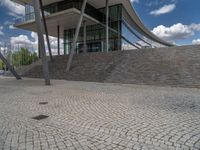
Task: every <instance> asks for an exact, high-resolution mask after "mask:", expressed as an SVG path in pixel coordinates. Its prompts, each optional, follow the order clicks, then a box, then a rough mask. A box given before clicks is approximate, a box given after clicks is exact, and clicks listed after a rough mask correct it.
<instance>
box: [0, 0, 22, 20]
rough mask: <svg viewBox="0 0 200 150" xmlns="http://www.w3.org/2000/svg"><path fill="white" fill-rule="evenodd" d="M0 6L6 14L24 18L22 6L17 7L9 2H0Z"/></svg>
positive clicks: (7, 0)
mask: <svg viewBox="0 0 200 150" xmlns="http://www.w3.org/2000/svg"><path fill="white" fill-rule="evenodd" d="M0 6H4V7H6V8H7V9H8V10H9V12H8V14H9V15H11V16H15V17H16V16H17V17H19V16H24V15H25V8H24V6H22V5H18V4H16V3H14V2H12V1H11V0H1V1H0Z"/></svg>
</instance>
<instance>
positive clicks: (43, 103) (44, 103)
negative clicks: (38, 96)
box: [39, 102, 48, 105]
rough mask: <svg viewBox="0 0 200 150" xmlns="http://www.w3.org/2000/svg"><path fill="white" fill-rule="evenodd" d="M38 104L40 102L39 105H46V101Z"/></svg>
mask: <svg viewBox="0 0 200 150" xmlns="http://www.w3.org/2000/svg"><path fill="white" fill-rule="evenodd" d="M39 104H40V105H47V104H48V102H40V103H39Z"/></svg>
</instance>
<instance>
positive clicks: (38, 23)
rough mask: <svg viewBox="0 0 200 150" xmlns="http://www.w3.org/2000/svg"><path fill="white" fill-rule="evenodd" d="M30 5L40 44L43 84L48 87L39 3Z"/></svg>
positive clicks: (34, 1)
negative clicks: (32, 8)
mask: <svg viewBox="0 0 200 150" xmlns="http://www.w3.org/2000/svg"><path fill="white" fill-rule="evenodd" d="M32 4H33V7H34V13H35V21H36V28H37V33H38V37H39V41H38V42H39V44H40V50H41V57H42V65H43V74H44V79H45V84H46V85H50V77H49V68H48V60H47V57H46V50H45V42H44V36H43V35H44V24H43V22H42V17H41V10H40V3H39V1H38V0H32Z"/></svg>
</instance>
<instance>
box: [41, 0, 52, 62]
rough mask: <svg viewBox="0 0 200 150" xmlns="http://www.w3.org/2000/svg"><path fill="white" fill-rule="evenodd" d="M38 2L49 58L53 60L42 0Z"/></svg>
mask: <svg viewBox="0 0 200 150" xmlns="http://www.w3.org/2000/svg"><path fill="white" fill-rule="evenodd" d="M39 2H40V10H41V14H42V20H43V25H44V31H45V34H46V40H47V46H48V50H49V57H50V60H51V61H53V56H52V52H51V45H50V42H49V33H48V29H47V23H46V18H45V14H44V10H43V3H42V0H39Z"/></svg>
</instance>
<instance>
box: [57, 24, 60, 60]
mask: <svg viewBox="0 0 200 150" xmlns="http://www.w3.org/2000/svg"><path fill="white" fill-rule="evenodd" d="M57 32H58V56H60V26H59V25H58V26H57Z"/></svg>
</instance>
